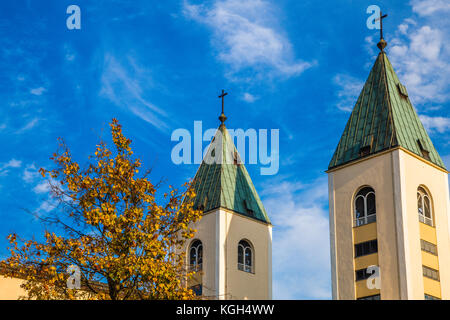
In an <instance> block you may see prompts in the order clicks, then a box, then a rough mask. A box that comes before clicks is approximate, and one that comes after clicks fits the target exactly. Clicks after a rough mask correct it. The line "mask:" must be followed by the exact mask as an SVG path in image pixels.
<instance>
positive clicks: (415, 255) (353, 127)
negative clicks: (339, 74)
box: [327, 16, 450, 299]
mask: <svg viewBox="0 0 450 320" xmlns="http://www.w3.org/2000/svg"><path fill="white" fill-rule="evenodd" d="M383 17H384V16H383ZM380 18H381V17H380ZM386 45H387V43H386V41H384V39H383V38H382V37H381V39H380V42H379V44H378V47H379V49H380V53H379V54H378V57H377V59H376V61H375V64H374V65H373V67H372V70H371V72H370V74H369V77H368V79H367V81H366V83H365V85H364V87H363V88H362V91H361V94H360V96H359V98H358V100H357V102H356V105H355V106H354V108H353V111H352V113H351V115H350V119H349V120H348V122H347V125H346V126H345V130H344V132H343V134H342V137H341V139H340V141H339V144H338V146H337V148H336V151H335V152H334V155H333V158H332V159H331V162H330V164H329V167H328V171H327V173H328V181H329V210H330V240H331V266H332V289H333V298H334V299H450V269H449V268H448V266H449V265H450V240H449V219H448V218H449V214H450V212H449V185H448V176H447V174H448V171H447V169H446V168H445V166H444V163H443V162H442V160H441V158H440V156H439V154H438V152H437V151H436V149H435V147H434V146H433V143H432V142H431V140H430V137H429V136H428V134H427V132H426V130H425V128H424V126H423V125H422V123H421V121H420V119H419V117H418V115H417V113H416V111H415V109H414V107H413V106H412V104H411V101H410V99H409V96H408V92H407V90H406V88H405V86H404V85H403V84H402V83H401V82H400V81H399V79H398V77H397V75H396V73H395V71H394V69H393V67H392V65H391V63H390V62H389V59H388V57H387V55H386V52H385V51H384V48H385V47H386Z"/></svg>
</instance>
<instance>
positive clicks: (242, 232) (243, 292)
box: [182, 208, 272, 300]
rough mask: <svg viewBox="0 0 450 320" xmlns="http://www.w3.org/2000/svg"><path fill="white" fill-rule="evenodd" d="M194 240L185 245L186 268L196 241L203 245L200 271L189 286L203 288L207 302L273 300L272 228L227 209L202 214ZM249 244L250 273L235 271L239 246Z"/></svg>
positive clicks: (236, 269)
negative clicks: (251, 264) (251, 257)
mask: <svg viewBox="0 0 450 320" xmlns="http://www.w3.org/2000/svg"><path fill="white" fill-rule="evenodd" d="M194 227H195V229H196V230H197V232H196V235H195V237H194V239H192V240H191V241H188V242H186V243H185V245H184V247H183V249H182V250H183V251H184V252H185V253H186V265H189V249H190V245H191V244H192V243H193V241H195V240H200V241H201V242H202V245H203V264H202V270H201V271H200V272H198V275H197V276H196V277H195V278H194V279H193V280H191V281H190V282H189V285H190V286H192V285H196V284H201V285H202V295H203V296H204V297H205V298H209V299H251V300H254V299H261V300H266V299H272V226H271V225H270V224H267V223H264V222H260V221H257V220H255V219H252V218H248V217H246V216H244V215H241V214H239V213H236V212H233V211H231V210H227V209H223V208H220V209H215V210H212V211H210V212H207V213H205V214H204V216H203V218H202V219H201V220H200V221H199V222H198V223H196V225H195V226H194ZM241 240H246V241H247V242H248V243H250V244H251V247H252V251H253V252H252V254H253V272H245V271H243V270H239V268H238V244H239V241H241Z"/></svg>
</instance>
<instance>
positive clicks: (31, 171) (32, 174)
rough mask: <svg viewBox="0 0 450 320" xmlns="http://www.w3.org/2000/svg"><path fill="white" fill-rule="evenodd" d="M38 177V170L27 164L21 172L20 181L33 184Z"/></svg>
mask: <svg viewBox="0 0 450 320" xmlns="http://www.w3.org/2000/svg"><path fill="white" fill-rule="evenodd" d="M38 176H39V173H38V170H37V168H36V166H35V165H34V164H28V165H26V166H25V169H24V170H23V175H22V179H23V181H25V182H27V183H31V182H33V181H34V180H35V179H36V178H37V177H38Z"/></svg>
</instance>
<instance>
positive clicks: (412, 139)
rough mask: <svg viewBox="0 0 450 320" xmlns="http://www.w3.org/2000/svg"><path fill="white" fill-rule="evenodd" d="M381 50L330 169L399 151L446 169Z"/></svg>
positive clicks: (406, 93) (404, 89)
mask: <svg viewBox="0 0 450 320" xmlns="http://www.w3.org/2000/svg"><path fill="white" fill-rule="evenodd" d="M383 48H384V47H383ZM380 49H381V52H380V53H379V54H378V57H377V60H376V61H375V64H374V66H373V67H372V70H371V71H370V74H369V78H368V79H367V81H366V83H365V85H364V87H363V89H362V91H361V94H360V95H359V98H358V100H357V102H356V105H355V107H354V108H353V111H352V114H351V116H350V119H349V120H348V122H347V125H346V126H345V130H344V133H343V134H342V137H341V140H340V141H339V144H338V146H337V148H336V151H335V152H334V155H333V158H332V159H331V162H330V164H329V167H328V169H333V168H335V167H338V166H341V165H343V164H346V163H349V162H351V161H355V160H358V159H361V158H363V157H367V156H369V155H372V154H375V153H377V152H381V151H384V150H388V149H392V148H395V147H403V148H405V149H407V150H409V151H411V152H413V153H415V154H416V155H418V156H420V157H422V158H424V159H426V160H428V161H430V162H432V163H434V164H435V165H437V166H439V167H441V168H443V169H445V166H444V163H443V162H442V159H441V157H440V156H439V154H438V152H437V151H436V149H435V148H434V146H433V143H432V142H431V139H430V137H429V136H428V134H427V132H426V130H425V128H424V127H423V124H422V122H421V121H420V119H419V117H418V115H417V113H416V111H415V109H414V107H413V106H412V104H411V101H410V100H409V97H408V92H407V91H406V88H405V87H404V86H403V84H401V82H400V81H399V79H398V77H397V75H396V74H395V71H394V69H393V68H392V65H391V63H390V62H389V59H388V58H387V56H386V53H385V52H384V51H383V50H382V48H380ZM445 170H446V169H445Z"/></svg>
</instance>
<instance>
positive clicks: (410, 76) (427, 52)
mask: <svg viewBox="0 0 450 320" xmlns="http://www.w3.org/2000/svg"><path fill="white" fill-rule="evenodd" d="M411 5H412V10H413V12H415V13H417V15H418V16H412V17H410V18H407V19H405V20H404V21H403V22H402V23H401V24H400V25H399V26H398V28H397V32H396V33H395V36H394V38H393V39H391V40H390V41H389V47H388V49H389V52H388V55H389V57H390V59H391V61H392V64H393V65H394V68H395V69H396V71H397V74H398V75H399V77H400V79H401V81H402V82H404V84H405V85H406V86H407V88H408V92H409V93H410V96H411V100H412V102H413V103H414V104H415V105H416V106H418V107H419V109H422V110H428V109H429V107H430V105H431V107H433V105H432V104H434V103H443V102H446V101H448V100H449V99H450V93H449V91H448V88H449V86H450V75H449V74H450V45H449V42H448V40H447V39H448V37H449V34H450V23H449V20H448V15H445V14H442V13H443V12H445V11H448V10H450V9H449V8H450V2H448V1H440V0H415V1H412V2H411Z"/></svg>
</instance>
